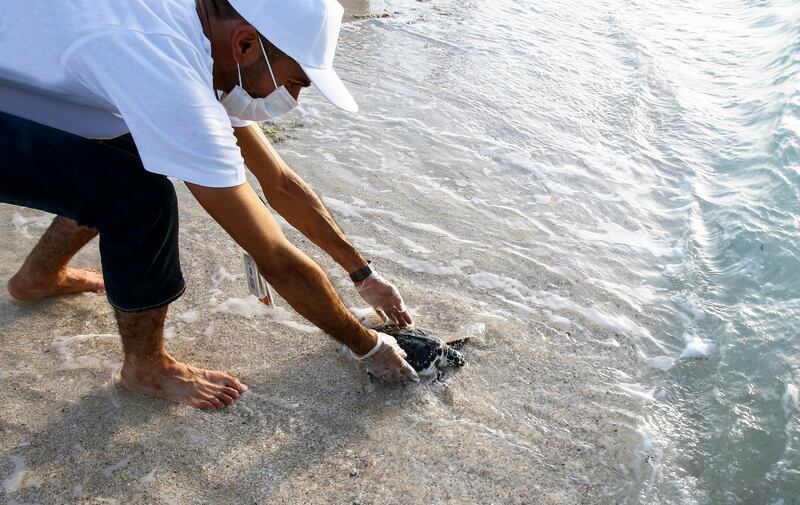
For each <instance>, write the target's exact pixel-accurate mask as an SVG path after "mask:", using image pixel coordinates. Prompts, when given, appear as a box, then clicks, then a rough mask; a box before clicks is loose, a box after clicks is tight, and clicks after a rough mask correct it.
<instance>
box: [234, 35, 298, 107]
mask: <svg viewBox="0 0 800 505" xmlns="http://www.w3.org/2000/svg"><path fill="white" fill-rule="evenodd" d="M258 43H259V44H260V45H261V52H262V53H263V54H264V59H265V60H267V68H268V69H269V75H270V76H271V77H272V82H273V83H274V84H275V91H273V92H272V93H270V94H269V95H267V97H266V98H253V97H252V96H250V94H249V93H248V92H247V91H245V89H244V88H243V87H242V71H241V69H240V68H239V64H238V63H237V64H236V71H237V72H238V73H239V84H238V85H237V86H234V87H233V89H232V90H231V92H230V93H225V94H224V95H223V96H222V99H221V100H220V103H221V104H222V106H223V107H225V110H226V111H228V114H230V115H231V116H235V117H237V118H239V119H244V120H246V121H266V120H268V119H273V118H276V117H278V116H281V115H283V114H286V113H287V112H289V111H290V110H292V109H294V108H295V107H297V100H295V99H294V97H293V96H292V95H291V94H290V93H289V91H288V90H287V89H286V87H285V86H281V87H278V83H277V82H276V81H275V74H273V73H272V66H271V65H270V64H269V58H267V52H266V51H265V50H264V44H262V43H261V37H259V38H258Z"/></svg>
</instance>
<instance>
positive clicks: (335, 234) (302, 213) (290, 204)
mask: <svg viewBox="0 0 800 505" xmlns="http://www.w3.org/2000/svg"><path fill="white" fill-rule="evenodd" d="M234 133H235V135H236V139H237V141H238V143H239V148H240V149H241V151H242V157H243V158H244V163H245V165H247V168H249V169H250V171H251V172H252V173H253V175H255V176H256V179H258V182H259V183H260V184H261V189H262V190H263V191H264V196H266V197H267V200H268V201H269V204H270V206H271V207H272V208H273V209H275V211H276V212H278V213H279V214H280V215H281V216H283V217H284V218H285V219H286V221H288V222H289V224H291V225H292V226H294V227H295V228H297V230H298V231H300V233H302V234H303V235H305V236H306V237H308V238H309V240H311V241H312V242H314V243H315V244H317V245H318V246H319V247H320V248H322V250H324V251H325V252H326V253H328V254H329V255H330V256H331V257H332V258H333V259H334V261H336V262H337V263H339V264H340V265H341V266H342V268H344V269H345V270H346V271H347V272H348V273H352V272H355V271H356V270H358V269H360V268H363V267H364V266H366V265H367V261H366V260H365V259H364V257H363V256H362V255H361V253H360V252H358V250H357V249H356V248H355V247H354V246H353V244H351V243H350V241H349V240H348V239H347V237H346V236H345V234H344V233H343V232H342V230H341V229H339V227H338V226H337V225H336V222H335V221H334V220H333V218H332V217H331V215H330V213H329V212H328V209H326V208H325V206H324V205H323V204H322V202H321V201H320V199H319V197H318V196H317V195H316V193H314V191H313V190H312V189H311V188H310V187H309V186H308V184H306V183H305V181H303V179H301V178H300V176H298V175H297V174H296V173H295V172H294V171H293V170H292V169H291V168H289V166H288V165H286V163H285V162H284V161H283V160H282V159H281V157H280V156H279V155H278V153H277V152H275V149H274V148H273V147H272V145H270V143H269V140H267V138H266V137H265V136H264V133H263V132H262V131H261V128H260V127H259V126H258V125H257V124H253V125H250V126H248V127H246V128H235V129H234Z"/></svg>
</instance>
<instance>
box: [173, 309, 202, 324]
mask: <svg viewBox="0 0 800 505" xmlns="http://www.w3.org/2000/svg"><path fill="white" fill-rule="evenodd" d="M199 318H200V313H198V312H197V311H196V310H188V311H186V312H184V313H182V314H180V315H179V316H178V319H180V320H181V321H183V322H184V323H186V324H192V323H194V322H196V321H197V320H198V319H199Z"/></svg>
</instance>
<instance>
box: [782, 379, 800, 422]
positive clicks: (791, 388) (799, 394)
mask: <svg viewBox="0 0 800 505" xmlns="http://www.w3.org/2000/svg"><path fill="white" fill-rule="evenodd" d="M781 406H782V407H783V415H784V416H786V417H791V416H792V414H793V413H794V411H795V410H797V408H798V407H800V391H798V389H797V386H795V385H794V384H787V385H786V392H784V393H783V397H781Z"/></svg>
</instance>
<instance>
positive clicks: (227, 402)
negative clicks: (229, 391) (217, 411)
mask: <svg viewBox="0 0 800 505" xmlns="http://www.w3.org/2000/svg"><path fill="white" fill-rule="evenodd" d="M217 399H218V400H220V401H221V402H222V403H224V404H225V405H230V404H232V403H233V402H234V401H235V400H234V399H233V398H231V397H230V396H228V395H226V394H225V393H219V394H217Z"/></svg>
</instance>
